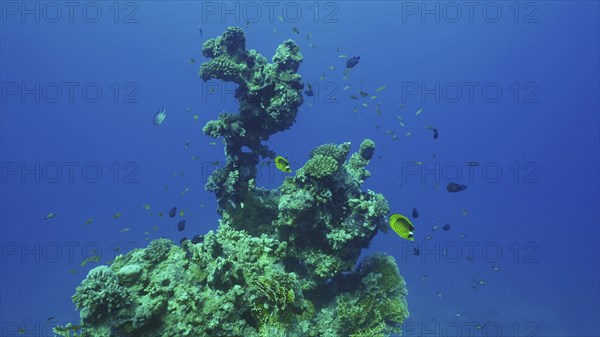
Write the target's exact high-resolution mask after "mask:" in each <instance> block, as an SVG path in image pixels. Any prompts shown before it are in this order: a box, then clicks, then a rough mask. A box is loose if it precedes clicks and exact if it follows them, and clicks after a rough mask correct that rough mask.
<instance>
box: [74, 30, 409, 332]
mask: <svg viewBox="0 0 600 337" xmlns="http://www.w3.org/2000/svg"><path fill="white" fill-rule="evenodd" d="M202 52H203V54H204V56H206V57H208V58H210V59H211V60H210V61H208V62H206V63H204V64H202V66H201V68H200V77H201V78H202V79H203V80H205V81H206V80H209V79H220V80H223V81H232V82H235V83H237V84H238V85H239V87H238V89H237V91H236V97H237V98H238V99H239V101H240V111H239V113H221V114H220V115H219V118H218V119H217V120H213V121H209V122H208V123H207V124H206V126H205V127H204V132H205V133H206V134H207V135H209V136H211V137H215V138H217V137H223V139H224V140H225V154H226V164H225V166H224V167H223V168H221V169H219V170H217V171H215V172H214V173H213V174H212V176H211V177H210V179H209V181H208V183H207V184H206V189H207V190H209V191H212V192H214V193H215V194H216V196H217V200H218V205H219V209H218V212H219V214H220V215H221V220H220V223H219V228H218V230H216V231H210V232H208V233H207V234H206V235H205V236H204V240H202V242H198V243H192V242H190V241H184V242H183V243H182V244H181V245H180V246H177V245H175V244H173V243H172V242H171V241H169V240H167V239H159V240H155V241H153V242H152V243H151V244H150V245H149V246H148V247H147V248H144V249H136V250H134V251H132V252H129V253H128V254H126V255H120V256H118V257H117V258H116V259H115V260H114V262H113V263H112V264H111V265H110V266H101V267H98V268H95V269H93V270H91V271H90V273H89V274H88V276H87V278H86V279H85V280H84V281H83V282H82V284H81V285H80V286H79V287H78V288H77V290H76V293H75V295H74V296H73V302H74V303H75V305H76V307H77V309H78V310H80V317H81V326H82V327H83V333H82V334H81V336H90V337H96V336H148V337H158V336H198V337H201V336H245V337H248V336H269V337H277V336H315V337H316V336H321V337H327V336H330V337H347V336H364V337H366V336H387V335H390V334H391V333H400V332H401V324H402V322H403V321H404V320H405V319H406V318H407V316H408V310H407V305H406V301H405V296H406V289H405V284H404V280H403V278H402V276H400V274H399V271H398V267H397V265H396V263H395V261H394V259H393V258H392V257H390V256H387V255H384V254H375V255H372V256H368V257H367V258H365V259H364V261H363V262H361V263H360V264H359V265H358V266H357V262H358V257H359V255H360V252H361V251H362V249H364V248H366V247H368V245H369V243H370V241H371V240H372V238H373V237H374V236H375V234H376V233H377V232H378V231H379V230H386V228H387V226H386V220H385V216H386V215H387V214H388V213H389V206H388V203H387V201H386V200H385V198H384V197H383V196H382V195H380V194H377V193H375V192H373V191H366V192H365V191H363V190H362V189H361V185H362V183H363V182H364V180H365V179H367V178H368V177H369V175H370V173H369V171H368V170H367V169H366V168H365V167H366V165H367V164H368V163H369V160H370V159H371V157H372V156H373V152H374V151H375V144H374V143H373V142H372V141H371V140H365V141H363V142H362V144H361V145H360V149H359V151H358V152H356V153H354V154H352V155H351V156H350V157H349V158H348V155H349V154H350V150H351V146H350V143H343V144H339V145H336V144H325V145H322V146H319V147H317V148H316V149H314V150H313V151H312V153H311V154H310V159H309V160H308V161H307V162H306V163H305V165H304V166H303V167H301V168H300V169H298V170H297V171H296V172H295V174H294V175H290V176H288V177H286V178H285V180H284V181H283V183H282V184H281V186H280V187H279V188H278V189H276V190H266V189H262V188H258V187H256V186H255V178H256V174H257V168H256V166H257V164H258V162H259V160H260V158H261V157H262V158H274V156H275V154H274V153H273V152H272V151H271V150H269V149H268V147H267V146H266V145H264V144H262V142H263V141H265V140H267V139H268V138H269V137H270V136H271V135H272V134H274V133H276V132H279V131H284V130H286V129H288V128H290V127H291V126H292V124H293V123H294V121H295V118H296V114H297V111H298V107H299V105H300V104H302V94H301V93H302V89H303V83H302V81H301V77H300V75H298V74H297V73H296V72H297V70H298V67H299V64H300V62H301V61H302V55H301V54H300V52H299V48H298V46H297V45H296V44H295V43H294V42H293V41H291V40H288V41H285V42H284V43H283V44H282V45H280V46H279V48H278V49H277V51H276V53H275V56H274V57H273V58H272V60H271V63H268V62H267V61H266V59H265V58H264V57H262V56H261V55H260V54H258V53H257V52H256V51H253V50H251V51H246V49H245V35H244V33H243V31H242V30H240V29H239V28H234V27H231V28H229V29H227V31H226V32H225V33H223V35H221V36H220V37H217V38H215V39H210V40H208V41H206V42H205V43H204V45H203V48H202Z"/></svg>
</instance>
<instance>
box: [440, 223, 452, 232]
mask: <svg viewBox="0 0 600 337" xmlns="http://www.w3.org/2000/svg"><path fill="white" fill-rule="evenodd" d="M442 229H443V230H445V231H447V230H450V225H449V224H445V225H444V227H442Z"/></svg>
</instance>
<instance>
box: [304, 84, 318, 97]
mask: <svg viewBox="0 0 600 337" xmlns="http://www.w3.org/2000/svg"><path fill="white" fill-rule="evenodd" d="M306 87H307V88H306V90H305V91H304V94H305V95H306V96H308V97H312V96H313V95H314V94H315V93H314V92H313V91H312V85H310V83H306Z"/></svg>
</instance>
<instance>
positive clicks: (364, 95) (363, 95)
mask: <svg viewBox="0 0 600 337" xmlns="http://www.w3.org/2000/svg"><path fill="white" fill-rule="evenodd" d="M358 93H359V94H360V96H361V97H367V96H369V93H368V92H364V91H362V90H361V91H359V92H358Z"/></svg>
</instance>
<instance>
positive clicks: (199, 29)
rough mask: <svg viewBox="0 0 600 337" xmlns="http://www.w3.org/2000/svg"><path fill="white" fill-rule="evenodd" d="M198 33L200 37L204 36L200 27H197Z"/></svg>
mask: <svg viewBox="0 0 600 337" xmlns="http://www.w3.org/2000/svg"><path fill="white" fill-rule="evenodd" d="M198 31H200V37H204V34H202V27H200V26H198Z"/></svg>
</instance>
